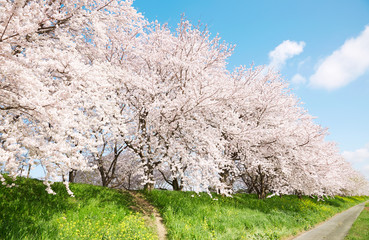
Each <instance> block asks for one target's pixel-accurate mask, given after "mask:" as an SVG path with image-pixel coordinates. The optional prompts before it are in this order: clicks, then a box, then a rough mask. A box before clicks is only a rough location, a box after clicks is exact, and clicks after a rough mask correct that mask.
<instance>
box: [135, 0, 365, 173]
mask: <svg viewBox="0 0 369 240" xmlns="http://www.w3.org/2000/svg"><path fill="white" fill-rule="evenodd" d="M133 5H134V7H135V8H136V9H138V11H139V12H142V13H143V14H144V16H145V17H146V18H147V19H149V20H150V21H153V20H156V19H157V20H158V21H159V22H161V23H168V24H169V26H171V28H173V29H174V28H175V27H176V24H177V23H178V22H179V20H180V18H181V14H182V13H184V14H185V16H186V18H187V19H188V20H190V21H191V22H192V23H197V22H198V21H200V22H201V23H203V24H206V25H208V27H209V30H210V32H211V33H213V34H214V35H215V34H217V33H219V35H220V37H221V38H222V39H223V40H225V41H226V42H228V43H230V44H235V45H236V48H235V52H234V54H233V56H232V57H231V58H230V59H229V69H230V70H232V69H233V68H234V67H236V66H239V65H247V66H250V65H251V64H252V63H254V64H255V65H266V66H273V67H274V68H275V69H277V70H279V71H280V73H281V75H282V76H283V78H284V79H286V80H287V81H288V82H290V84H291V85H290V86H291V88H293V91H294V93H295V94H296V96H298V98H300V99H301V100H302V102H304V103H305V108H306V109H308V111H309V112H310V114H311V115H313V116H316V117H317V119H316V122H317V123H318V124H321V125H322V126H323V127H328V128H329V132H330V135H329V136H328V140H331V141H335V142H337V143H338V146H339V148H340V151H341V152H342V153H343V155H344V156H345V158H346V159H347V160H348V161H350V162H351V163H352V164H353V166H354V167H355V168H356V169H358V170H360V171H361V172H362V173H363V174H365V175H366V177H367V178H368V179H369V1H368V0H350V1H348V0H345V1H343V0H334V1H333V0H325V1H317V0H310V1H304V2H302V1H296V0H278V1H275V0H269V1H267V0H261V1H247V0H228V1H220V0H201V1H200V0H197V1H195V0H185V1H184V0H182V1H173V0H156V1H153V0H135V2H134V4H133Z"/></svg>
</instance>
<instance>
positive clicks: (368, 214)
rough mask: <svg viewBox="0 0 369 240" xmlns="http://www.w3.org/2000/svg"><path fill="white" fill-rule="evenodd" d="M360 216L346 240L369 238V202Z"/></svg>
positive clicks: (364, 239) (365, 239)
mask: <svg viewBox="0 0 369 240" xmlns="http://www.w3.org/2000/svg"><path fill="white" fill-rule="evenodd" d="M365 207H366V209H364V210H363V211H362V212H361V214H360V215H359V217H358V218H357V219H356V221H355V222H354V224H353V225H352V227H351V229H350V231H349V232H348V234H347V236H346V237H345V240H368V239H369V203H367V204H366V205H365Z"/></svg>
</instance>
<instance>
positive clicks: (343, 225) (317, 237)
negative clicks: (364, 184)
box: [294, 202, 366, 240]
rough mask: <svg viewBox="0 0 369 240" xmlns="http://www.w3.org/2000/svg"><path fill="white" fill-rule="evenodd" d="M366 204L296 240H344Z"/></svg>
mask: <svg viewBox="0 0 369 240" xmlns="http://www.w3.org/2000/svg"><path fill="white" fill-rule="evenodd" d="M365 203H366V202H364V203H360V204H359V205H356V206H354V207H352V208H350V209H348V210H346V211H344V212H342V213H339V214H337V215H335V216H334V217H332V218H331V219H329V220H328V221H326V222H324V223H322V224H320V225H318V227H316V228H313V229H312V230H310V231H308V232H304V233H303V234H301V235H300V236H298V237H296V238H294V240H323V239H324V240H343V239H344V238H345V236H346V235H347V233H348V231H349V230H350V228H351V226H352V224H353V223H354V222H355V220H356V218H357V217H358V216H359V215H360V213H361V211H362V210H363V209H364V206H365Z"/></svg>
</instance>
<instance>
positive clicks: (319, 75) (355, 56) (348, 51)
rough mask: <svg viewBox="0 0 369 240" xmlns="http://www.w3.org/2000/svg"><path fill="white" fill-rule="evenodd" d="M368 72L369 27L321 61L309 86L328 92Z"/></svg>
mask: <svg viewBox="0 0 369 240" xmlns="http://www.w3.org/2000/svg"><path fill="white" fill-rule="evenodd" d="M368 70H369V26H366V27H365V29H364V31H363V32H361V34H360V35H359V36H358V37H356V38H351V39H349V40H347V41H346V42H345V43H344V44H343V45H342V46H341V47H340V48H339V49H338V50H336V51H334V52H333V53H332V54H331V55H330V56H328V57H327V58H326V59H324V60H323V62H322V63H321V64H320V65H319V66H318V69H317V71H316V72H315V73H314V74H313V75H312V76H311V77H310V85H311V86H313V87H320V88H325V89H328V90H333V89H337V88H340V87H343V86H345V85H347V84H349V83H350V82H352V81H354V80H355V79H357V78H358V77H360V76H361V75H363V74H364V73H365V72H366V71H368Z"/></svg>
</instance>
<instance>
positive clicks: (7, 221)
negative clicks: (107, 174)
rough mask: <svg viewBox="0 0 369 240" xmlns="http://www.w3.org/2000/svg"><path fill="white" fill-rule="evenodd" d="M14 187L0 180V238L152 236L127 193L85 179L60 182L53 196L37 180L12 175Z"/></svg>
mask: <svg viewBox="0 0 369 240" xmlns="http://www.w3.org/2000/svg"><path fill="white" fill-rule="evenodd" d="M17 184H18V185H19V187H14V188H7V187H5V186H2V185H0V239H14V240H15V239H16V240H18V239H68V240H69V239H89V240H90V239H127V240H128V239H140V240H141V239H157V236H156V233H155V232H154V230H152V228H151V227H147V226H146V224H145V222H144V220H143V217H142V215H141V214H138V213H134V212H133V211H132V210H131V209H130V208H129V207H130V206H132V205H134V204H133V202H132V197H131V196H130V195H129V194H128V193H123V194H122V193H121V192H118V191H115V190H112V189H108V188H103V187H97V186H92V185H85V184H71V187H70V188H71V190H72V191H73V192H74V194H75V197H74V198H72V197H70V196H69V195H68V194H67V192H66V190H65V187H64V185H63V184H61V183H55V184H54V185H53V187H52V188H53V189H54V190H55V192H56V193H57V194H56V195H50V194H47V192H46V191H45V186H44V185H43V184H42V182H40V181H37V180H32V179H18V180H17Z"/></svg>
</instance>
